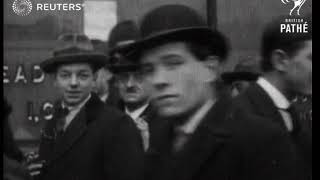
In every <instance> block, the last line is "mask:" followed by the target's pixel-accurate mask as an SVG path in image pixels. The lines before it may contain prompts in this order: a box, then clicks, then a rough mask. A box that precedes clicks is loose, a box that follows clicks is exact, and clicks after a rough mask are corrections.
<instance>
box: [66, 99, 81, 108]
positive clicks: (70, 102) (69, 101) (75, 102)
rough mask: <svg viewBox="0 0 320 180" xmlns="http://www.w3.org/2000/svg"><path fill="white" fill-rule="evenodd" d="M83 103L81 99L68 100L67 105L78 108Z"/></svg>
mask: <svg viewBox="0 0 320 180" xmlns="http://www.w3.org/2000/svg"><path fill="white" fill-rule="evenodd" d="M81 102H82V100H81V98H66V99H65V103H66V104H67V105H69V106H76V105H78V104H80V103H81Z"/></svg>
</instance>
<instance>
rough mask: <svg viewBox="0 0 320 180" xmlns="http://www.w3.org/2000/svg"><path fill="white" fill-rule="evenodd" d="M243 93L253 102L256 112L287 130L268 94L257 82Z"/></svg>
mask: <svg viewBox="0 0 320 180" xmlns="http://www.w3.org/2000/svg"><path fill="white" fill-rule="evenodd" d="M245 93H246V95H247V97H248V98H249V101H250V102H251V103H252V104H253V107H255V109H256V110H257V113H258V114H260V115H262V116H264V117H267V118H268V119H270V120H271V121H273V122H275V123H277V124H279V125H280V126H281V128H282V129H284V130H286V131H287V128H286V126H285V124H284V122H283V119H282V116H281V114H280V113H279V111H278V109H277V107H276V106H275V104H274V103H273V101H272V99H271V98H270V97H269V95H268V94H267V93H266V92H265V91H264V90H263V89H262V88H261V87H260V86H259V85H258V84H253V85H252V86H251V87H249V88H248V90H247V91H246V92H245Z"/></svg>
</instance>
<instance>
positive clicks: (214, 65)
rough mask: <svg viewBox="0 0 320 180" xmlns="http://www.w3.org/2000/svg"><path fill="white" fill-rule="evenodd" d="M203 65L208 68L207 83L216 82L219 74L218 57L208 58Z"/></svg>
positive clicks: (219, 62) (219, 64)
mask: <svg viewBox="0 0 320 180" xmlns="http://www.w3.org/2000/svg"><path fill="white" fill-rule="evenodd" d="M204 65H205V66H206V67H207V68H208V70H209V71H208V72H209V76H208V77H207V80H206V81H207V82H214V81H216V80H217V79H218V78H219V77H220V74H221V70H222V68H221V61H220V58H219V57H218V56H208V57H207V58H206V60H205V61H204Z"/></svg>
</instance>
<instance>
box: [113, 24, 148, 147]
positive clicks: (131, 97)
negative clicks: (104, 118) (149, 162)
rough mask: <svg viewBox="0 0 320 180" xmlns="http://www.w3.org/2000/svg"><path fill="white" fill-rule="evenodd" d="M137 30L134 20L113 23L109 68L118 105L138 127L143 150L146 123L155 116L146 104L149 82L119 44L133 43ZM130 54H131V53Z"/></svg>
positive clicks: (146, 134)
mask: <svg viewBox="0 0 320 180" xmlns="http://www.w3.org/2000/svg"><path fill="white" fill-rule="evenodd" d="M139 35H140V32H139V29H138V27H137V25H136V24H135V22H134V21H131V20H126V21H122V22H120V23H118V24H116V25H115V26H114V28H113V29H112V30H111V33H110V37H109V48H110V51H109V56H110V59H111V60H110V61H111V62H112V65H111V66H109V69H110V70H111V71H112V72H113V73H114V75H115V79H116V86H117V88H118V91H119V95H120V98H121V101H122V104H119V105H120V106H119V107H120V109H121V110H122V111H124V112H125V113H126V114H127V115H129V116H130V117H131V118H132V119H133V121H134V123H135V124H136V127H137V128H138V129H139V131H140V134H141V137H142V141H143V146H144V150H145V151H147V150H148V147H149V144H150V142H149V139H150V132H149V123H150V121H151V120H152V119H153V118H154V110H153V108H152V107H151V105H149V99H150V93H151V92H150V84H148V83H147V82H146V81H145V80H144V78H143V75H142V73H141V71H140V69H139V68H138V66H137V64H135V63H132V62H131V61H130V60H129V58H131V57H125V56H124V54H122V53H121V51H118V50H119V49H120V48H124V47H125V46H127V45H130V44H131V43H134V42H135V41H136V40H137V39H138V38H139ZM132 58H133V57H132Z"/></svg>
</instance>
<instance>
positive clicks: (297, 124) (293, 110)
mask: <svg viewBox="0 0 320 180" xmlns="http://www.w3.org/2000/svg"><path fill="white" fill-rule="evenodd" d="M287 112H288V113H289V114H290V116H291V119H292V124H293V131H292V132H298V131H299V129H300V122H299V121H300V120H299V114H298V111H297V110H296V108H295V107H294V106H293V105H291V106H290V107H289V108H288V109H287Z"/></svg>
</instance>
